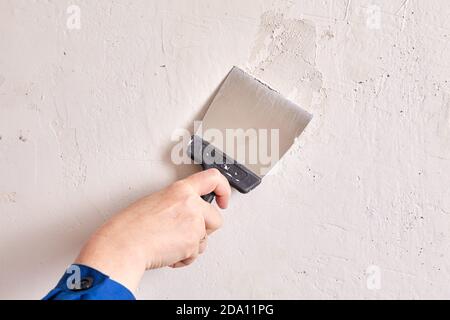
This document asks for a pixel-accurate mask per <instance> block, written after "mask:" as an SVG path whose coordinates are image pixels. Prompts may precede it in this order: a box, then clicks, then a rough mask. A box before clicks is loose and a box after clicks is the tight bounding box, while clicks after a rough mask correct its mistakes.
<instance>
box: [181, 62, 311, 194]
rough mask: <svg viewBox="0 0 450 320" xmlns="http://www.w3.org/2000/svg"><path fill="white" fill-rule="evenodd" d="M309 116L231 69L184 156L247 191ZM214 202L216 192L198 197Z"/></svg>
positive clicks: (256, 82)
mask: <svg viewBox="0 0 450 320" xmlns="http://www.w3.org/2000/svg"><path fill="white" fill-rule="evenodd" d="M311 119H312V115H311V114H309V113H308V112H306V111H305V110H303V109H301V108H300V107H299V106H297V105H296V104H294V103H292V102H291V101H289V100H287V99H286V98H284V97H282V96H281V95H280V94H279V93H278V92H276V91H275V90H273V89H271V88H270V87H269V86H268V85H266V84H264V83H262V82H261V81H259V80H257V79H256V78H254V77H252V76H251V75H249V74H247V73H245V72H244V71H243V70H241V69H239V68H237V67H233V69H232V70H231V71H230V73H229V74H228V76H227V77H226V79H225V80H224V82H223V84H222V85H221V87H220V88H219V90H218V92H217V94H216V96H215V97H214V99H213V101H212V103H211V105H210V106H209V108H208V111H207V112H206V115H205V117H204V119H203V121H202V125H201V126H200V128H198V130H197V131H196V132H195V134H194V135H193V136H192V138H191V142H190V144H189V146H188V154H189V156H190V157H191V158H192V159H193V160H194V161H195V163H198V164H201V165H202V166H203V169H205V170H206V169H210V168H216V169H218V170H219V171H220V172H221V173H222V174H223V175H224V176H225V177H226V178H227V179H228V181H229V183H230V185H231V186H232V187H234V188H235V189H237V190H238V191H239V192H241V193H248V192H249V191H251V190H252V189H254V188H255V187H257V186H258V185H259V184H260V183H261V179H262V178H263V177H264V176H265V175H266V174H267V173H268V172H269V171H270V170H271V169H272V168H273V166H274V165H275V164H276V162H277V161H278V160H279V159H281V157H282V156H283V155H284V154H285V153H286V152H287V151H288V149H289V148H290V147H291V145H292V144H293V143H294V141H295V139H296V138H297V137H298V136H299V135H300V134H301V133H302V132H303V130H304V129H305V128H306V126H307V125H308V123H309V122H310V121H311ZM202 198H203V199H204V200H205V201H208V202H212V201H213V199H214V194H213V193H211V194H209V195H205V196H203V197H202Z"/></svg>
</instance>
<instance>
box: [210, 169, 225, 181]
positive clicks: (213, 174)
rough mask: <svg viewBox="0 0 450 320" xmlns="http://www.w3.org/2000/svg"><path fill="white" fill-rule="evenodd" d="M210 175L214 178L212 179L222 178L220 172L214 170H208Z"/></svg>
mask: <svg viewBox="0 0 450 320" xmlns="http://www.w3.org/2000/svg"><path fill="white" fill-rule="evenodd" d="M210 174H211V175H212V176H213V177H214V178H218V179H220V178H223V176H222V174H221V173H220V171H219V170H218V169H216V168H213V169H210Z"/></svg>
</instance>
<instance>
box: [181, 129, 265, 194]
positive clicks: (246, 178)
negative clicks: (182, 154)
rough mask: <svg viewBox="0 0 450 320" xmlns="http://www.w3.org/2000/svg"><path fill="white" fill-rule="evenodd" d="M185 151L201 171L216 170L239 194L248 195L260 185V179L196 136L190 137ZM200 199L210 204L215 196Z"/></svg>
mask: <svg viewBox="0 0 450 320" xmlns="http://www.w3.org/2000/svg"><path fill="white" fill-rule="evenodd" d="M187 151H188V155H189V156H190V157H191V159H193V160H194V161H195V163H197V164H201V165H202V167H203V170H207V169H211V168H216V169H218V170H219V171H220V173H222V175H223V176H224V177H225V178H227V180H228V182H229V183H230V185H231V186H232V187H233V188H235V189H237V190H238V191H239V192H241V193H248V192H249V191H251V190H253V189H254V188H255V187H256V186H258V185H259V184H260V183H261V178H260V177H259V176H257V175H256V174H254V173H253V172H252V171H251V170H249V169H247V168H246V167H245V166H244V165H241V164H240V163H238V162H237V161H235V160H234V159H232V158H230V157H229V156H227V155H226V154H225V153H223V152H222V151H220V150H219V149H217V148H215V147H214V146H213V145H212V144H210V143H208V142H207V141H205V140H203V139H202V138H200V137H198V136H195V135H194V136H192V138H191V142H190V146H189V147H188V150H187ZM202 198H203V200H205V201H206V202H209V203H211V202H212V201H213V200H214V198H215V194H214V193H210V194H207V195H204V196H202Z"/></svg>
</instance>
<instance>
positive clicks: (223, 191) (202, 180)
mask: <svg viewBox="0 0 450 320" xmlns="http://www.w3.org/2000/svg"><path fill="white" fill-rule="evenodd" d="M185 181H186V182H188V183H189V184H190V185H191V187H192V188H193V189H194V191H195V192H196V193H198V195H199V196H203V195H205V194H208V193H211V192H214V193H215V194H216V202H217V204H218V205H219V207H220V208H222V209H225V208H226V207H227V206H228V200H229V198H230V194H231V187H230V184H229V183H228V180H227V179H226V178H225V177H224V176H223V175H222V174H221V173H220V171H219V170H217V169H208V170H205V171H202V172H198V173H196V174H193V175H192V176H190V177H187V178H186V179H185Z"/></svg>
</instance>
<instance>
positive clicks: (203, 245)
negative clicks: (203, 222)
mask: <svg viewBox="0 0 450 320" xmlns="http://www.w3.org/2000/svg"><path fill="white" fill-rule="evenodd" d="M207 244H208V238H206V237H205V239H203V240H201V241H200V246H199V248H198V253H199V254H202V253H203V252H205V250H206V246H207Z"/></svg>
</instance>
